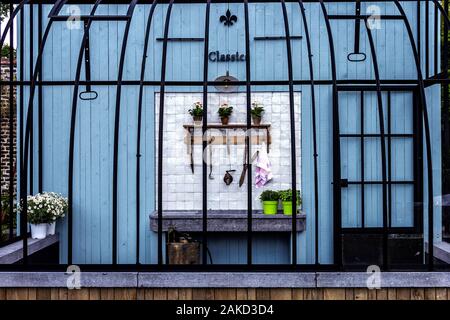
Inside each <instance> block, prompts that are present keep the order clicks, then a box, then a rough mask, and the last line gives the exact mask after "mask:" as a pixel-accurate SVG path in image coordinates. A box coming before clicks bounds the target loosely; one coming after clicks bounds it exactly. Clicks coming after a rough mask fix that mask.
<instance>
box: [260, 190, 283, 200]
mask: <svg viewBox="0 0 450 320" xmlns="http://www.w3.org/2000/svg"><path fill="white" fill-rule="evenodd" d="M259 199H260V200H261V201H263V202H264V201H278V200H279V199H280V194H279V193H278V192H277V191H273V190H266V191H263V192H262V193H261V195H260V196H259Z"/></svg>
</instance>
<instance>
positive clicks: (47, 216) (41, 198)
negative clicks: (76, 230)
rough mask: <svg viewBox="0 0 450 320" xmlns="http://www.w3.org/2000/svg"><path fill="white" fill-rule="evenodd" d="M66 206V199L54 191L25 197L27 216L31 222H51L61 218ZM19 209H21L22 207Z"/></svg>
mask: <svg viewBox="0 0 450 320" xmlns="http://www.w3.org/2000/svg"><path fill="white" fill-rule="evenodd" d="M67 208H68V202H67V199H66V198H64V197H63V196H61V195H60V194H57V193H54V192H44V193H38V194H37V195H34V196H28V197H27V217H28V222H29V223H31V224H40V223H52V222H54V221H56V220H58V219H60V218H63V217H64V216H65V214H66V212H67ZM19 210H22V207H20V208H19Z"/></svg>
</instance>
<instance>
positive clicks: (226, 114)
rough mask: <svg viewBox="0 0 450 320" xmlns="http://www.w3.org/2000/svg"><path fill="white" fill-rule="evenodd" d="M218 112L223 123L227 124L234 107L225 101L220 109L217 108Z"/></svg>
mask: <svg viewBox="0 0 450 320" xmlns="http://www.w3.org/2000/svg"><path fill="white" fill-rule="evenodd" d="M217 113H218V114H219V117H220V121H222V124H223V125H227V124H228V122H229V120H230V116H231V114H232V113H233V107H232V106H230V105H228V104H227V103H223V104H222V105H221V106H220V108H219V110H217Z"/></svg>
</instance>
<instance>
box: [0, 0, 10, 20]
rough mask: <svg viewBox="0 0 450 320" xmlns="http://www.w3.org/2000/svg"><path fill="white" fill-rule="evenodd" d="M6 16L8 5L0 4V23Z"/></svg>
mask: <svg viewBox="0 0 450 320" xmlns="http://www.w3.org/2000/svg"><path fill="white" fill-rule="evenodd" d="M8 14H9V4H8V3H2V4H0V21H3V19H4V18H6V17H7V16H8Z"/></svg>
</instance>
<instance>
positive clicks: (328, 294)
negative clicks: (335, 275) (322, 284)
mask: <svg viewBox="0 0 450 320" xmlns="http://www.w3.org/2000/svg"><path fill="white" fill-rule="evenodd" d="M323 298H324V300H345V289H340V288H328V289H324V290H323Z"/></svg>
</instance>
